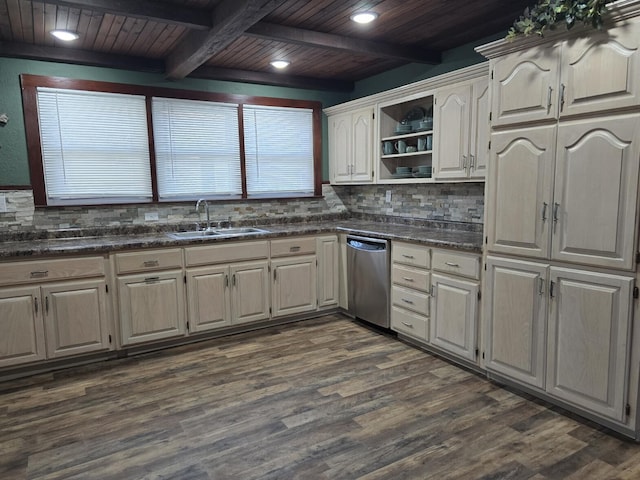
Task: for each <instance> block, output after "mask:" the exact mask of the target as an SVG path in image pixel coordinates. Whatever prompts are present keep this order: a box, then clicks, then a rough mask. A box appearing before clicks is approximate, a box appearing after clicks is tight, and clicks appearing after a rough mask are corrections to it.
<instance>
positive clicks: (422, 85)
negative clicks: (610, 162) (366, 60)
mask: <svg viewBox="0 0 640 480" xmlns="http://www.w3.org/2000/svg"><path fill="white" fill-rule="evenodd" d="M639 1H640V0H639ZM483 75H489V63H488V62H482V63H479V64H476V65H472V66H470V67H465V68H461V69H458V70H454V71H453V72H448V73H443V74H442V75H438V76H435V77H431V78H427V79H424V80H420V81H418V82H414V83H409V84H407V85H403V86H401V87H396V88H393V89H391V90H385V91H384V92H380V93H376V94H373V95H368V96H366V97H362V98H358V99H356V100H351V101H350V102H346V103H341V104H339V105H334V106H332V107H328V108H325V109H324V110H323V111H324V113H325V114H326V115H334V114H337V113H342V112H347V111H350V110H354V109H357V108H360V107H368V106H371V105H376V104H378V103H384V102H386V101H389V100H397V99H398V98H402V97H408V96H411V95H415V94H421V93H425V92H428V91H430V90H435V89H436V88H440V87H446V86H449V85H452V84H454V83H458V82H464V81H466V80H474V79H476V78H478V77H482V76H483Z"/></svg>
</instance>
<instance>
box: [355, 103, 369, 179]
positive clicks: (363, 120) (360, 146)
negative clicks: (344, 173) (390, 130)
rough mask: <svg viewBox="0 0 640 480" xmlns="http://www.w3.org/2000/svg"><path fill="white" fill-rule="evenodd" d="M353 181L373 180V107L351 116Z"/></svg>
mask: <svg viewBox="0 0 640 480" xmlns="http://www.w3.org/2000/svg"><path fill="white" fill-rule="evenodd" d="M351 129H352V132H353V133H352V142H353V143H352V146H351V155H352V162H351V163H352V169H351V170H352V171H351V181H352V182H371V180H373V107H367V108H364V109H361V110H358V111H356V112H354V113H353V115H352V116H351Z"/></svg>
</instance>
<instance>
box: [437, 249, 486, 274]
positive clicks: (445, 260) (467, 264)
mask: <svg viewBox="0 0 640 480" xmlns="http://www.w3.org/2000/svg"><path fill="white" fill-rule="evenodd" d="M432 268H433V270H436V271H439V272H446V273H453V274H455V275H461V276H463V277H471V278H475V279H478V278H480V257H479V256H478V255H474V254H465V253H459V252H448V251H444V250H434V251H433V258H432Z"/></svg>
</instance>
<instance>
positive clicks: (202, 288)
mask: <svg viewBox="0 0 640 480" xmlns="http://www.w3.org/2000/svg"><path fill="white" fill-rule="evenodd" d="M229 287H230V286H229V267H227V266H221V267H209V268H198V269H191V270H189V271H187V295H188V310H189V329H190V330H191V331H192V332H204V331H206V330H211V329H214V328H220V327H224V326H226V325H231V300H230V291H229Z"/></svg>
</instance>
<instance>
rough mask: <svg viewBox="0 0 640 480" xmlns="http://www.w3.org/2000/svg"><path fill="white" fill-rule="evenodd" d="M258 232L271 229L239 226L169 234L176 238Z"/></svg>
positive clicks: (231, 235)
mask: <svg viewBox="0 0 640 480" xmlns="http://www.w3.org/2000/svg"><path fill="white" fill-rule="evenodd" d="M258 233H269V230H264V229H262V228H253V227H238V228H212V229H209V230H191V231H188V232H169V233H167V236H168V237H170V238H174V239H176V240H184V239H187V240H188V239H193V238H207V237H218V238H219V237H234V236H239V235H256V234H258Z"/></svg>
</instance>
